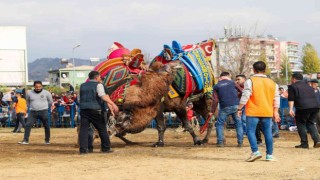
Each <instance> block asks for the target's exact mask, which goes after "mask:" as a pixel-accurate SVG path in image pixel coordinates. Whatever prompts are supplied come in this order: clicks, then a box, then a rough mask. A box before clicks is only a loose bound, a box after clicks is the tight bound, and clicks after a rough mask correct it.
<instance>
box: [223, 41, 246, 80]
mask: <svg viewBox="0 0 320 180" xmlns="http://www.w3.org/2000/svg"><path fill="white" fill-rule="evenodd" d="M250 41H251V39H250V38H249V37H242V38H226V39H225V40H224V41H222V42H221V41H220V42H217V43H218V49H217V51H218V52H219V54H218V55H217V57H218V59H219V60H218V62H217V63H218V65H217V68H218V70H219V71H220V72H221V71H227V72H229V73H230V74H231V75H232V76H233V77H235V76H236V75H238V74H243V75H245V76H249V75H250V72H251V68H252V63H251V62H252V61H250Z"/></svg>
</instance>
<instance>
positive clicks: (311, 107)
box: [288, 74, 320, 149]
mask: <svg viewBox="0 0 320 180" xmlns="http://www.w3.org/2000/svg"><path fill="white" fill-rule="evenodd" d="M291 83H292V84H291V85H290V86H289V88H288V89H289V97H288V101H289V109H290V111H289V114H290V116H291V117H295V119H296V123H297V128H298V133H299V136H300V145H297V146H295V147H296V148H305V149H307V148H309V143H308V136H307V131H309V133H310V134H311V137H312V139H313V142H314V145H313V147H314V148H319V147H320V139H319V134H318V130H317V127H316V121H317V114H318V112H319V103H318V101H317V98H316V94H315V93H314V89H313V88H312V87H310V86H308V85H307V84H305V83H304V82H303V77H302V75H301V74H293V75H292V77H291ZM293 106H294V107H295V108H296V112H294V111H293Z"/></svg>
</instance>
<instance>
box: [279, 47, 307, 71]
mask: <svg viewBox="0 0 320 180" xmlns="http://www.w3.org/2000/svg"><path fill="white" fill-rule="evenodd" d="M280 47H281V52H282V54H281V55H282V56H283V55H284V56H287V57H288V61H289V63H290V68H291V71H292V72H302V69H301V66H302V65H301V56H300V54H299V52H300V50H299V43H298V42H294V41H283V42H281V43H280Z"/></svg>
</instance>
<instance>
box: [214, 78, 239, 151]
mask: <svg viewBox="0 0 320 180" xmlns="http://www.w3.org/2000/svg"><path fill="white" fill-rule="evenodd" d="M214 90H215V91H216V92H217V95H218V98H219V106H220V109H219V115H218V120H217V122H216V132H217V146H218V147H223V146H224V144H223V142H224V135H223V128H224V123H225V121H226V120H227V117H228V116H229V115H231V116H232V119H233V121H234V123H235V125H236V131H237V139H238V147H242V141H243V129H242V123H241V119H240V117H238V116H237V111H238V106H239V98H238V94H237V91H236V87H235V83H234V82H233V81H232V80H231V78H230V73H228V72H222V73H221V74H220V81H219V82H218V84H216V85H215V86H214Z"/></svg>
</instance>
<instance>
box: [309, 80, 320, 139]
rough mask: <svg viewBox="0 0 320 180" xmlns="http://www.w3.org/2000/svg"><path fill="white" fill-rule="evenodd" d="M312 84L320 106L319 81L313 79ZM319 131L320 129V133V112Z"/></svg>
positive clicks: (319, 117)
mask: <svg viewBox="0 0 320 180" xmlns="http://www.w3.org/2000/svg"><path fill="white" fill-rule="evenodd" d="M310 83H311V87H312V88H313V89H314V93H315V94H316V97H317V100H318V103H319V105H320V89H319V87H318V86H319V83H318V80H317V79H312V80H311V81H310ZM316 122H317V129H318V132H319V133H320V111H319V112H318V116H317V121H316Z"/></svg>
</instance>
